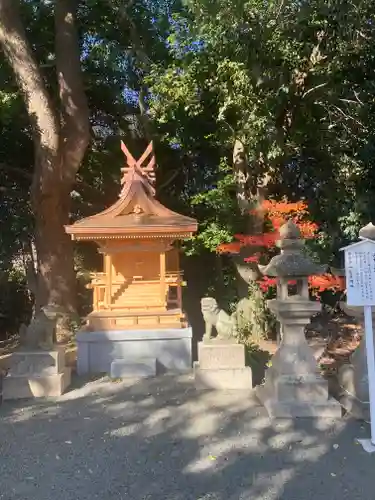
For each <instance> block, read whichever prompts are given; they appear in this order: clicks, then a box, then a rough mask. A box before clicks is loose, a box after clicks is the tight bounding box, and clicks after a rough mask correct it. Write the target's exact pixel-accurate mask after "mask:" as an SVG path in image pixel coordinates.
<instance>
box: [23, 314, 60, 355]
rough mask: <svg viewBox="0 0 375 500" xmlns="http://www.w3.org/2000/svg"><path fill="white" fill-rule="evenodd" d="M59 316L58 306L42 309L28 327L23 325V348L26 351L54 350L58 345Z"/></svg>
mask: <svg viewBox="0 0 375 500" xmlns="http://www.w3.org/2000/svg"><path fill="white" fill-rule="evenodd" d="M59 315H60V313H59V310H58V308H56V306H53V305H47V306H44V307H42V308H41V309H40V310H39V311H38V312H37V313H36V314H35V316H34V318H33V319H32V321H31V323H30V324H29V325H28V326H26V325H21V328H20V342H21V346H22V347H23V348H25V349H43V350H45V351H49V350H52V349H53V347H54V345H55V344H56V323H57V320H58V317H59Z"/></svg>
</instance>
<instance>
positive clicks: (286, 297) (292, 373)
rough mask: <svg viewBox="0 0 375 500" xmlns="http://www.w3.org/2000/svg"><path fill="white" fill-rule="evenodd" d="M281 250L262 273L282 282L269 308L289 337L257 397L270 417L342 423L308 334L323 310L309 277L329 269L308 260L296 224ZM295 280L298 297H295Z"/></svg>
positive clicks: (283, 233) (284, 235)
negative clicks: (311, 292)
mask: <svg viewBox="0 0 375 500" xmlns="http://www.w3.org/2000/svg"><path fill="white" fill-rule="evenodd" d="M277 244H278V246H279V248H280V249H281V253H280V254H279V255H277V256H275V257H273V258H272V259H271V261H270V263H269V264H268V265H267V266H259V268H260V270H261V272H262V273H263V274H264V275H266V276H272V277H275V278H277V298H276V299H273V300H270V301H269V302H268V306H269V308H270V309H271V311H272V312H273V313H274V314H275V315H276V317H277V319H278V321H279V322H280V323H281V326H282V331H283V335H282V340H281V344H280V346H279V348H278V350H277V351H276V353H275V355H274V356H273V358H272V360H271V362H272V365H271V366H270V367H269V368H268V369H267V371H266V376H265V383H264V385H262V386H260V387H258V388H257V396H258V398H259V399H260V401H261V402H262V403H263V405H264V406H265V407H266V409H267V411H268V414H269V415H270V417H333V418H334V417H340V416H341V407H340V404H339V403H338V402H337V401H335V400H333V399H330V398H329V395H328V383H327V381H326V380H324V379H323V377H322V376H321V374H320V372H319V367H318V365H317V363H316V360H315V357H314V355H313V352H312V350H311V349H310V347H309V345H308V344H307V341H306V338H305V333H304V329H305V326H306V325H307V324H308V323H309V322H310V318H311V316H312V315H313V314H315V313H317V312H319V311H320V309H321V304H320V303H319V302H315V301H311V300H310V298H309V289H308V277H309V276H311V275H316V274H322V273H323V272H324V271H325V268H324V267H323V266H319V265H316V264H315V263H314V262H312V261H311V260H310V259H309V258H308V257H307V255H305V253H304V252H303V246H304V240H302V239H301V233H300V230H299V228H298V227H297V226H296V225H295V224H294V223H293V222H292V221H289V222H287V223H286V224H284V226H282V227H281V229H280V240H279V241H278V243H277ZM292 280H293V281H294V282H295V288H296V290H295V294H294V295H291V294H290V291H289V282H290V281H292Z"/></svg>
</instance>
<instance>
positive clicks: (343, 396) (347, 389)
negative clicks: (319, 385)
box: [338, 302, 375, 420]
mask: <svg viewBox="0 0 375 500" xmlns="http://www.w3.org/2000/svg"><path fill="white" fill-rule="evenodd" d="M340 305H341V308H342V310H343V311H344V312H345V313H346V314H348V315H349V316H353V317H354V318H356V320H357V321H358V322H359V324H360V325H361V326H362V328H363V330H364V312H363V307H355V306H348V305H347V304H346V303H345V302H342V303H341V304H340ZM372 321H373V324H375V310H374V308H373V309H372ZM374 332H375V330H374ZM374 338H375V334H374ZM338 381H339V384H340V395H339V399H340V403H341V404H342V406H343V407H344V408H345V410H346V411H348V412H349V413H351V414H352V415H353V416H354V417H356V418H359V419H364V420H369V419H370V403H369V388H368V372H367V359H366V337H365V334H364V333H363V335H362V339H361V343H360V344H359V346H358V347H357V349H356V350H355V351H354V352H353V354H352V355H351V357H350V364H347V365H343V366H341V367H340V369H339V372H338Z"/></svg>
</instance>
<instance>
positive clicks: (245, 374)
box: [194, 362, 253, 391]
mask: <svg viewBox="0 0 375 500" xmlns="http://www.w3.org/2000/svg"><path fill="white" fill-rule="evenodd" d="M194 379H195V387H196V389H216V390H249V391H250V390H251V389H252V386H253V384H252V373H251V368H249V367H247V366H244V367H242V368H225V369H220V368H208V369H203V368H201V367H200V364H199V363H198V362H196V363H194Z"/></svg>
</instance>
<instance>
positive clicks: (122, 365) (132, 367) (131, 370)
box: [111, 358, 156, 379]
mask: <svg viewBox="0 0 375 500" xmlns="http://www.w3.org/2000/svg"><path fill="white" fill-rule="evenodd" d="M155 376H156V358H145V359H139V360H138V361H137V362H134V361H131V360H126V359H115V360H114V361H112V363H111V377H112V378H135V379H141V378H147V377H155Z"/></svg>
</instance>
